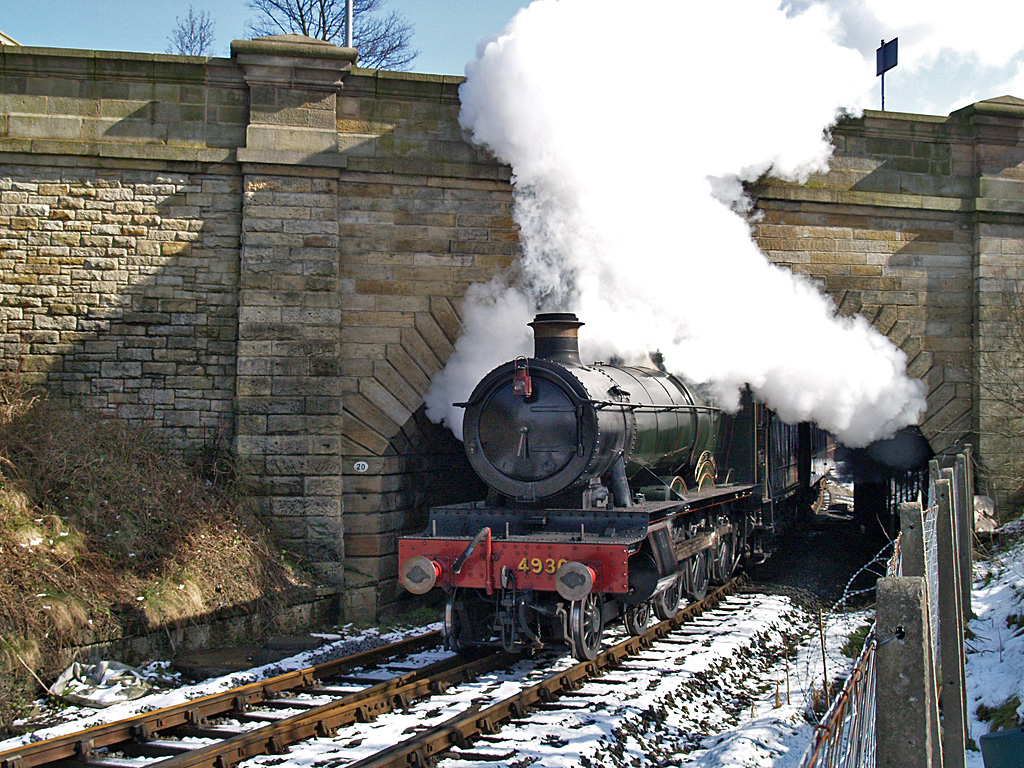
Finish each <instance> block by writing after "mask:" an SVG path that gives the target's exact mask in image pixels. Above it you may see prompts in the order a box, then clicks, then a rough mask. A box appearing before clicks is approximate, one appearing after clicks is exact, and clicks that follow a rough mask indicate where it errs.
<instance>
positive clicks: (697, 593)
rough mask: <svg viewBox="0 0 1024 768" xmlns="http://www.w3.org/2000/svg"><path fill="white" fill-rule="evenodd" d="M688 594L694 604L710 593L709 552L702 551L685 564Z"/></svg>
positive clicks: (689, 558)
mask: <svg viewBox="0 0 1024 768" xmlns="http://www.w3.org/2000/svg"><path fill="white" fill-rule="evenodd" d="M683 567H684V568H685V572H684V573H685V575H686V584H685V588H686V594H687V596H688V597H689V598H690V599H691V600H693V601H694V602H696V601H698V600H703V599H704V596H705V595H707V593H708V577H709V576H710V574H709V573H708V550H706V549H702V550H701V551H700V552H698V553H697V554H696V555H693V556H691V557H688V558H686V560H685V562H684V566H683Z"/></svg>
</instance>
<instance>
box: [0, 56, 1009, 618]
mask: <svg viewBox="0 0 1024 768" xmlns="http://www.w3.org/2000/svg"><path fill="white" fill-rule="evenodd" d="M353 58H354V51H352V50H350V49H345V48H338V47H336V46H332V45H328V44H324V43H321V42H318V41H313V40H309V39H306V38H296V37H294V36H284V37H279V38H264V39H262V40H255V41H235V44H234V45H233V49H232V56H231V58H230V59H206V58H195V57H175V56H159V55H151V54H112V53H103V52H91V51H63V50H51V49H40V48H15V47H0V275H2V278H3V279H2V281H0V349H2V352H3V357H2V364H3V367H4V368H5V369H6V370H8V371H13V370H20V371H21V375H22V376H23V377H25V378H26V379H27V380H29V381H31V382H34V383H38V384H45V385H46V386H48V387H49V388H50V389H51V390H52V391H53V392H54V394H55V395H57V396H61V397H66V398H68V399H69V401H71V402H72V403H77V404H82V405H88V406H90V407H94V408H97V409H99V410H100V411H102V412H104V413H108V414H110V415H112V416H117V417H120V418H124V419H128V420H130V421H134V422H137V423H142V424H147V425H151V426H154V427H156V428H158V429H160V430H161V431H162V432H163V433H164V434H165V435H167V436H168V437H169V438H170V439H171V440H172V442H174V443H175V444H177V445H178V446H180V447H182V448H183V449H184V450H186V451H188V452H191V453H199V452H201V451H203V450H204V449H207V448H210V447H217V446H220V447H224V446H230V448H231V449H232V451H233V456H234V458H235V460H236V462H237V466H238V469H239V471H240V473H241V476H242V478H243V480H244V482H245V483H246V485H247V488H248V492H249V494H250V496H251V498H252V499H253V500H254V503H256V504H257V506H258V507H259V508H260V510H261V512H262V513H263V515H264V517H265V519H266V520H268V522H269V523H270V525H271V526H272V527H273V528H274V530H275V531H276V532H277V533H278V535H279V536H280V537H281V538H282V539H283V540H284V541H285V542H286V543H287V544H288V545H289V546H290V547H291V548H292V549H294V550H295V551H297V552H298V553H300V554H301V555H302V556H304V557H305V558H307V559H308V560H309V561H310V562H312V563H314V564H315V565H316V566H317V568H318V569H319V572H320V573H321V575H322V576H323V578H324V580H325V581H329V582H331V583H334V584H337V585H339V586H341V587H343V593H344V603H345V606H346V610H347V612H348V614H349V616H350V617H356V616H364V617H365V616H372V615H373V614H375V613H376V612H377V611H378V609H379V608H380V607H381V606H382V605H384V604H386V603H389V602H391V601H393V600H394V599H395V597H396V595H397V588H396V580H395V571H396V568H397V562H396V557H395V555H396V539H397V537H398V536H399V535H400V534H401V533H403V532H405V531H411V530H415V529H416V528H418V527H420V526H422V525H423V523H424V521H425V512H426V508H427V507H428V506H429V505H431V504H437V503H441V502H445V501H452V500H456V499H466V498H474V497H479V496H480V495H482V493H483V490H482V488H481V486H480V485H479V483H478V482H477V481H475V479H473V477H472V474H471V473H470V472H469V471H468V468H467V466H466V463H465V460H464V457H463V455H462V449H461V445H460V444H458V443H457V442H456V441H455V440H454V439H453V438H452V437H451V436H450V435H449V434H448V433H447V431H446V430H444V429H443V428H440V427H438V426H436V425H433V424H431V423H429V422H428V420H427V419H426V418H425V417H424V411H423V396H424V393H425V392H426V390H427V388H428V387H429V383H430V380H431V377H432V376H433V375H434V374H435V373H436V372H437V371H438V370H440V369H441V368H442V367H443V365H444V364H445V362H446V361H447V359H448V357H449V356H450V355H451V353H452V350H453V348H454V344H455V341H456V339H457V338H458V336H459V333H460V304H461V300H462V297H463V295H464V293H465V290H466V288H467V287H468V286H469V285H470V284H471V283H473V282H477V281H486V280H488V279H490V278H491V277H492V276H494V275H495V274H497V273H498V272H500V271H502V270H504V269H505V268H506V267H508V266H509V265H510V264H512V263H513V261H514V260H515V258H516V257H517V255H518V252H519V251H518V248H519V246H518V235H517V230H516V227H515V225H514V223H513V220H512V191H511V186H510V172H509V169H508V168H506V167H503V166H501V165H500V164H498V163H497V162H496V161H495V160H494V159H493V158H492V157H490V156H489V155H487V154H486V153H484V152H483V151H481V150H480V149H479V148H476V147H474V146H473V145H472V144H470V143H469V142H468V141H466V139H465V137H464V135H463V133H462V131H461V129H460V127H459V125H458V109H459V103H458V86H459V83H460V78H451V77H436V76H429V75H416V74H406V73H389V72H378V71H373V70H362V69H359V68H357V67H355V66H354V64H353ZM1022 124H1024V102H1019V101H1018V100H1012V99H1011V100H995V101H993V102H982V103H981V104H978V105H975V106H974V107H972V108H969V109H968V110H965V111H962V112H961V113H957V114H955V115H953V116H950V117H948V118H938V117H928V116H921V115H900V114H894V113H878V112H868V113H866V114H865V115H864V116H863V117H862V118H858V119H856V120H845V121H843V122H842V123H841V124H840V125H839V126H838V127H837V128H836V129H835V131H834V134H833V136H834V143H835V146H836V152H835V155H834V157H833V158H832V163H831V168H830V170H829V172H827V173H824V174H820V175H818V176H815V177H813V178H812V179H810V180H809V181H808V183H806V184H803V185H795V184H786V183H782V182H778V181H773V180H770V179H769V180H766V181H764V182H763V183H761V184H759V185H758V186H757V187H756V188H754V189H753V192H754V194H755V197H756V198H757V208H758V212H759V214H760V219H759V220H758V221H756V222H755V223H752V228H753V232H754V235H755V237H756V238H757V240H758V241H759V243H760V244H761V246H762V247H763V248H764V249H765V250H766V252H767V253H768V254H769V256H770V257H771V258H772V259H773V260H774V261H776V262H777V263H779V264H784V265H787V266H789V267H791V268H792V269H794V270H795V271H797V272H799V273H802V274H805V275H807V276H808V277H809V278H810V279H812V280H815V281H817V282H818V283H820V284H821V285H823V286H824V288H825V289H826V290H827V291H828V292H829V294H830V295H831V296H832V297H833V298H834V300H835V302H836V304H837V306H838V307H839V308H840V311H842V312H845V313H848V314H853V313H859V314H862V315H864V316H865V317H867V318H868V319H869V320H870V321H871V322H872V323H874V325H875V326H876V327H877V328H879V329H880V330H881V331H883V332H884V333H886V334H887V335H888V336H889V337H890V338H891V339H892V340H893V341H894V342H895V343H896V344H898V345H899V346H900V347H901V348H902V349H903V350H904V351H905V352H906V354H907V357H908V361H909V365H910V371H911V374H912V375H915V376H920V377H921V378H922V379H924V380H925V381H926V382H927V385H928V403H929V409H928V412H927V414H926V415H925V418H924V421H923V423H922V430H923V432H924V434H925V435H926V437H927V438H928V439H929V441H930V442H931V443H932V447H933V448H935V449H936V450H940V451H941V450H945V449H947V448H950V447H952V446H954V445H956V444H958V443H959V442H963V441H972V442H974V443H975V445H976V446H977V448H978V453H979V454H981V455H982V457H983V459H984V460H985V461H988V462H994V461H1003V460H1005V459H1006V457H1007V456H1009V452H1010V450H1011V448H1010V446H1009V445H1008V444H1007V443H1006V442H1005V441H1001V439H1000V438H998V436H997V435H996V434H995V432H996V430H995V425H996V424H997V423H998V422H999V418H1000V417H999V416H998V415H997V413H998V409H997V408H996V403H995V401H994V400H993V397H992V395H991V392H990V388H987V386H986V382H987V377H989V378H991V375H992V373H991V372H992V371H994V370H996V369H997V368H998V366H999V363H998V362H994V359H993V358H991V355H992V354H996V355H999V354H1002V352H1003V350H1002V349H1001V348H1000V346H999V344H1000V343H1001V342H1000V341H999V339H1000V338H1001V334H1002V333H1003V332H1004V331H1005V330H1006V328H1007V327H1008V324H1009V323H1011V322H1012V319H1011V316H1010V315H1009V314H1008V310H1007V308H1006V303H1005V296H1006V295H1008V293H1009V292H1011V291H1012V290H1013V289H1015V288H1016V287H1017V286H1018V285H1019V280H1020V278H1021V268H1022V266H1024V265H1022V263H1021V260H1022V259H1024V256H1022V248H1024V226H1022V224H1024V221H1022V216H1024V204H1022V203H1021V202H1020V201H1021V200H1022V199H1024V198H1022V197H1021V194H1020V192H1021V187H1020V184H1021V183H1022V180H1024V170H1022V169H1024V149H1022V147H1021V145H1020V139H1019V136H1020V130H1021V126H1022ZM1001 359H1003V360H1005V355H1004V356H1003V357H1002V358H1001Z"/></svg>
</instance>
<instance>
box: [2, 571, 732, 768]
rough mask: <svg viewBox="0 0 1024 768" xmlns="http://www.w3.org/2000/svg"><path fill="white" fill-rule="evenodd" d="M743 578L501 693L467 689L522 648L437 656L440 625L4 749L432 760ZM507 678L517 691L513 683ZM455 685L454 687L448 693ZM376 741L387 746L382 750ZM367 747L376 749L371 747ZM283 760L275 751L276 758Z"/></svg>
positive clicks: (51, 757) (218, 759)
mask: <svg viewBox="0 0 1024 768" xmlns="http://www.w3.org/2000/svg"><path fill="white" fill-rule="evenodd" d="M740 583H741V580H740V579H734V580H733V581H731V582H729V583H728V584H726V585H725V586H723V587H722V588H720V589H718V590H717V591H715V592H714V593H712V594H711V595H709V596H708V597H706V598H705V599H704V600H702V601H700V602H698V603H694V604H692V605H689V606H687V607H686V608H684V609H683V610H682V611H680V612H679V613H677V614H676V615H675V616H674V617H672V618H670V619H668V620H666V621H662V622H660V623H658V624H655V625H653V626H652V627H650V628H648V629H647V630H646V631H645V632H644V633H643V634H641V635H638V636H632V637H629V638H627V639H625V640H623V641H622V642H619V643H617V644H614V645H611V646H610V647H608V648H605V649H604V650H602V651H601V653H599V654H598V656H597V657H596V658H595V659H593V660H592V661H586V662H580V663H573V664H571V665H570V666H565V664H566V663H568V662H567V660H566V659H565V657H564V656H563V657H561V661H560V662H559V663H552V664H548V665H547V666H543V665H534V668H533V669H532V671H530V672H529V674H527V675H525V676H524V677H522V679H519V680H517V681H516V683H515V684H512V685H508V684H505V683H503V684H500V685H498V684H494V685H492V686H491V688H493V689H495V690H497V691H499V694H498V695H497V697H496V698H495V697H491V698H490V699H488V697H484V696H480V695H479V694H476V695H470V697H469V701H468V702H467V701H466V700H465V696H462V697H460V696H459V695H457V693H456V692H457V691H458V690H459V687H460V686H462V685H463V684H465V683H467V682H469V681H473V680H478V679H480V678H481V677H483V676H487V675H491V674H493V673H496V672H497V671H499V670H502V669H508V668H509V667H512V666H513V665H514V664H516V662H517V661H518V660H520V659H521V658H522V656H519V655H513V654H507V653H502V652H490V653H480V654H476V655H472V656H466V655H462V656H456V655H452V654H441V656H440V658H438V653H437V650H438V648H439V647H440V644H441V633H440V632H439V631H435V632H429V633H425V634H423V635H417V636H415V637H412V638H408V639H406V640H402V641H400V642H397V643H393V644H391V645H387V646H382V647H380V648H375V649H372V650H369V651H363V652H361V653H358V654H355V655H353V656H348V657H345V658H343V659H338V660H335V661H330V662H326V663H323V664H319V665H316V666H314V667H310V668H307V669H302V670H297V671H294V672H289V673H285V674H282V675H279V676H276V677H272V678H269V679H267V680H263V681H260V682H256V683H251V684H248V685H244V686H241V687H238V688H234V689H231V690H227V691H224V692H222V693H218V694H213V695H209V696H204V697H202V698H198V699H193V700H191V701H187V702H183V703H181V704H178V705H174V706H170V707H166V708H163V709H158V710H154V711H152V712H146V713H143V714H139V715H135V716H133V717H130V718H128V719H125V720H120V721H117V722H113V723H108V724H104V725H98V726H93V727H91V728H88V729H86V730H83V731H79V732H77V733H72V734H67V735H63V736H58V737H54V738H51V739H45V740H41V741H36V742H30V743H27V744H24V745H22V746H19V747H16V748H13V749H9V750H6V751H3V752H0V768H35V767H36V766H60V768H128V767H129V766H146V767H147V768H152V767H153V766H159V768H233V766H236V765H238V764H239V763H241V762H242V761H245V760H248V759H251V758H255V757H259V756H274V755H277V756H283V755H285V754H287V752H288V748H289V747H290V746H291V745H293V744H296V743H298V742H303V741H306V740H310V739H313V740H316V739H322V740H330V742H331V749H329V750H328V749H325V752H329V754H330V756H329V757H327V755H325V757H327V759H326V760H324V761H322V762H318V765H325V766H330V768H340V766H346V768H385V766H424V765H427V764H429V763H430V762H431V761H433V760H434V759H436V758H437V757H438V756H439V755H442V754H443V753H445V752H447V751H448V750H450V749H452V748H453V747H458V748H460V749H462V750H465V749H467V748H468V747H469V746H470V744H471V743H472V742H473V741H474V740H475V739H478V738H480V737H481V736H484V737H486V736H488V735H493V734H495V733H497V732H498V731H499V730H500V729H501V727H502V724H503V723H505V722H507V721H509V720H510V719H514V718H519V717H522V716H523V715H524V714H525V713H527V712H528V711H531V710H533V709H535V708H538V707H544V706H548V705H550V704H551V703H552V702H554V701H555V699H557V698H558V697H559V696H561V695H563V694H566V693H569V692H573V691H576V690H578V689H579V688H580V687H581V686H582V685H583V684H584V682H585V681H587V680H588V679H591V678H595V677H599V676H601V675H602V674H604V673H606V672H608V671H609V670H615V669H617V668H619V667H621V666H622V665H623V664H625V663H626V662H627V660H628V659H630V658H633V657H637V656H640V655H642V654H643V653H644V652H645V651H647V649H649V648H651V647H652V645H653V644H654V643H655V642H656V641H658V640H662V639H665V638H668V637H669V635H670V634H672V633H673V632H676V631H678V630H680V629H682V628H683V627H684V626H685V625H686V624H687V623H689V622H692V621H693V620H694V619H695V618H696V617H698V616H700V614H701V613H703V612H704V611H705V610H707V609H709V608H711V607H713V606H715V605H717V604H718V603H719V602H720V601H721V600H722V599H723V598H724V597H725V596H726V595H728V594H730V593H731V592H733V591H734V590H735V589H736V588H737V587H738V586H739V585H740ZM431 659H433V660H431ZM555 667H557V668H555ZM506 688H511V689H513V690H509V691H508V692H507V693H506V692H504V691H505V689H506ZM448 691H451V692H452V693H451V694H448V695H446V692H448ZM431 697H433V698H431ZM428 698H431V703H432V704H434V701H435V700H436V701H437V703H436V706H435V707H434V708H435V709H438V710H442V711H445V712H447V711H449V710H451V711H452V715H451V716H450V717H447V718H445V719H444V720H443V721H442V722H440V724H436V723H435V724H434V725H432V726H430V727H426V728H421V729H418V730H417V731H416V732H414V733H411V734H409V735H405V734H398V735H397V736H396V735H395V734H394V733H393V732H390V733H385V734H380V733H376V734H375V735H374V737H373V738H369V737H368V733H369V731H368V730H367V729H373V728H374V725H372V723H374V721H376V720H377V718H379V717H381V716H382V715H385V714H387V713H390V712H394V711H396V710H408V709H409V708H410V706H412V705H413V703H414V702H422V701H423V700H425V699H428ZM492 699H493V700H492ZM366 724H371V725H366ZM377 730H378V731H379V730H381V728H378V729H377ZM371 743H380V744H381V747H382V748H381V749H373V748H371V747H370V744H371ZM339 744H341V745H342V746H341V747H340V748H339V746H338V745H339ZM325 746H326V745H325ZM350 747H351V748H350ZM355 747H359V749H355ZM368 749H369V751H370V752H371V754H366V753H367V751H368ZM346 752H347V753H348V756H346ZM282 760H283V759H282V758H277V759H274V758H267V759H266V762H265V764H268V763H271V762H281V761H282Z"/></svg>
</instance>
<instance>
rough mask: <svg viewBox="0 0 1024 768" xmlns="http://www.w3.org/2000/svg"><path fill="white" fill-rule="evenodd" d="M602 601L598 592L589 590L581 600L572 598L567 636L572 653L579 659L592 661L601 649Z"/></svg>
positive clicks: (602, 627) (602, 628)
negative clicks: (570, 642)
mask: <svg viewBox="0 0 1024 768" xmlns="http://www.w3.org/2000/svg"><path fill="white" fill-rule="evenodd" d="M603 603H604V601H603V600H602V598H601V595H600V594H597V593H594V592H591V593H590V594H589V595H587V596H586V597H584V598H583V599H582V600H573V602H572V607H571V609H570V611H569V637H570V638H571V640H572V655H573V656H575V657H576V658H577V659H579V660H580V661H593V660H594V659H595V658H597V653H598V651H600V650H601V635H602V634H603V632H604V611H603V610H602V608H603Z"/></svg>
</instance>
